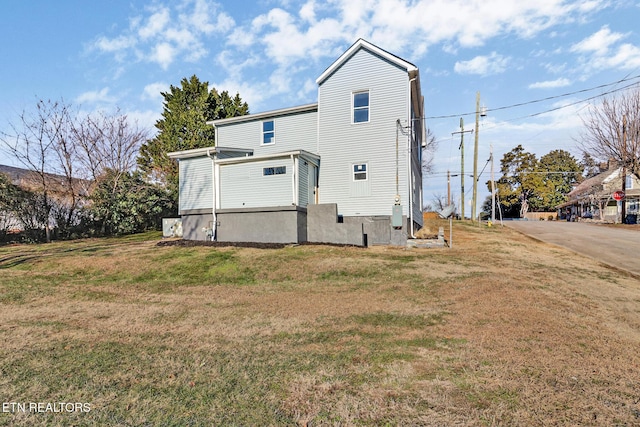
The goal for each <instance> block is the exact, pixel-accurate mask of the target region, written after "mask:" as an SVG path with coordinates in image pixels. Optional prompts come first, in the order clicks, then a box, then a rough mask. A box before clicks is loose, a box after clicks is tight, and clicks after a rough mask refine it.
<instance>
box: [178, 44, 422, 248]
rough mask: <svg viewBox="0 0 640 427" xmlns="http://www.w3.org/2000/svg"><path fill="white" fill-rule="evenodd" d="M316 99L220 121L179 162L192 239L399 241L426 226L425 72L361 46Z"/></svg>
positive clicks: (340, 62) (325, 78) (329, 72)
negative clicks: (210, 138)
mask: <svg viewBox="0 0 640 427" xmlns="http://www.w3.org/2000/svg"><path fill="white" fill-rule="evenodd" d="M316 83H317V84H318V102H317V103H314V104H308V105H302V106H298V107H291V108H283V109H279V110H275V111H268V112H264V113H259V114H251V115H246V116H241V117H233V118H228V119H222V120H216V121H213V122H210V124H211V125H212V126H214V127H215V132H216V147H209V148H201V149H195V150H188V151H182V152H174V153H169V156H170V157H171V158H173V159H177V160H178V161H179V173H180V193H179V198H180V200H179V215H180V216H181V218H182V226H183V232H184V237H185V238H186V239H198V240H201V239H217V240H220V241H253V242H283V243H289V242H306V241H310V242H327V243H348V244H357V245H367V244H400V245H401V244H404V243H406V240H407V238H408V237H410V236H412V234H413V232H414V231H415V230H417V229H418V228H420V227H421V225H422V170H421V163H422V150H421V147H422V141H423V138H424V136H423V135H424V127H423V117H424V110H423V97H422V93H421V87H420V75H419V72H418V68H417V67H416V66H415V65H413V64H411V63H410V62H407V61H406V60H404V59H402V58H399V57H397V56H395V55H393V54H391V53H389V52H387V51H385V50H383V49H381V48H379V47H377V46H375V45H373V44H371V43H369V42H367V41H365V40H362V39H360V40H358V41H357V42H356V43H355V44H353V45H352V46H351V47H350V48H349V49H348V50H347V51H346V52H344V53H343V54H342V55H341V56H340V57H339V58H338V59H337V60H336V61H335V62H334V63H333V64H331V65H330V66H329V67H328V68H327V69H326V70H325V71H324V72H323V73H322V74H321V75H320V76H319V77H318V79H317V80H316Z"/></svg>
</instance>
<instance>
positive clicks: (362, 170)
mask: <svg viewBox="0 0 640 427" xmlns="http://www.w3.org/2000/svg"><path fill="white" fill-rule="evenodd" d="M367 169H368V168H367V164H366V163H361V164H359V165H353V180H354V181H366V180H367V179H368V175H367V174H368V171H367Z"/></svg>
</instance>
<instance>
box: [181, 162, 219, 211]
mask: <svg viewBox="0 0 640 427" xmlns="http://www.w3.org/2000/svg"><path fill="white" fill-rule="evenodd" d="M211 164H212V161H211V159H210V158H209V157H193V158H188V159H182V160H180V163H179V169H180V193H179V194H180V195H179V207H180V208H179V209H180V211H186V210H191V209H212V208H213V181H212V179H211V176H212V171H211Z"/></svg>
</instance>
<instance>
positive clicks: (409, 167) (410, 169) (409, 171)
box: [407, 77, 420, 239]
mask: <svg viewBox="0 0 640 427" xmlns="http://www.w3.org/2000/svg"><path fill="white" fill-rule="evenodd" d="M416 79H417V77H414V78H412V79H410V80H409V110H408V111H407V117H408V118H409V132H408V136H407V140H408V143H409V149H408V150H407V176H408V178H409V188H408V191H409V230H410V236H411V238H412V239H415V238H416V236H415V235H414V234H413V233H414V230H413V165H412V163H411V162H412V161H413V158H412V156H411V154H412V149H413V143H412V140H411V137H412V135H413V117H411V105H412V101H413V100H412V98H411V82H413V81H415V80H416ZM418 114H420V112H418Z"/></svg>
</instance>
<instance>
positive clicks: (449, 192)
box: [447, 171, 451, 206]
mask: <svg viewBox="0 0 640 427" xmlns="http://www.w3.org/2000/svg"><path fill="white" fill-rule="evenodd" d="M450 204H451V173H450V172H449V171H447V206H449V205H450Z"/></svg>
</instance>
